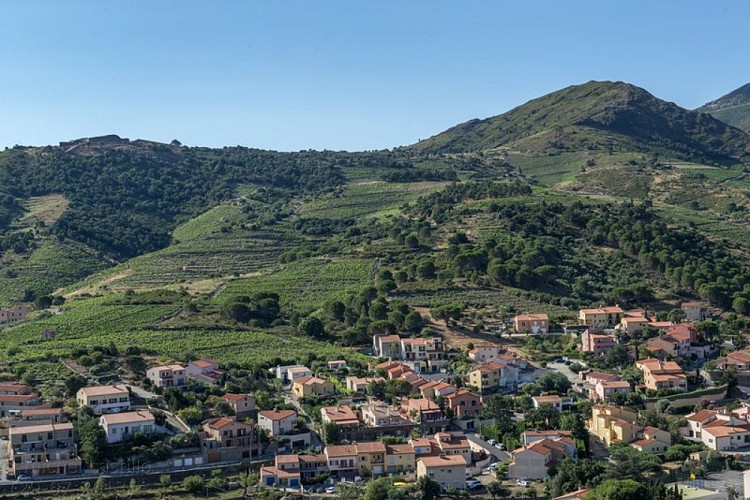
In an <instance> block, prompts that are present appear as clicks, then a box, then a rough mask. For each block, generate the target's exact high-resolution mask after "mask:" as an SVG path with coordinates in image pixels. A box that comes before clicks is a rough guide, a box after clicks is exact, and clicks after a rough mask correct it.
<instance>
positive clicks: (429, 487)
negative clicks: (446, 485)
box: [417, 476, 440, 500]
mask: <svg viewBox="0 0 750 500" xmlns="http://www.w3.org/2000/svg"><path fill="white" fill-rule="evenodd" d="M417 489H418V491H419V494H418V496H417V498H419V499H420V500H435V499H436V498H438V496H439V495H440V483H438V482H437V481H435V480H433V479H430V478H429V477H427V476H422V477H420V478H419V479H418V480H417Z"/></svg>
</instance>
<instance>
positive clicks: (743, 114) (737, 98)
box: [696, 83, 750, 133]
mask: <svg viewBox="0 0 750 500" xmlns="http://www.w3.org/2000/svg"><path fill="white" fill-rule="evenodd" d="M696 111H700V112H703V113H708V114H710V115H711V116H713V117H714V118H716V119H717V120H721V121H723V122H724V123H726V124H728V125H731V126H733V127H736V128H738V129H740V130H743V131H744V132H746V133H750V83H748V84H746V85H743V86H742V87H740V88H738V89H736V90H733V91H732V92H730V93H728V94H727V95H725V96H722V97H720V98H718V99H716V100H715V101H711V102H709V103H706V104H704V105H703V106H701V107H700V108H698V109H697V110H696Z"/></svg>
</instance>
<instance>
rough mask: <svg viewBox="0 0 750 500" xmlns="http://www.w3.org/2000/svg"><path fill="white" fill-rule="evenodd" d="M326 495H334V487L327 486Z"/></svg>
mask: <svg viewBox="0 0 750 500" xmlns="http://www.w3.org/2000/svg"><path fill="white" fill-rule="evenodd" d="M326 493H336V487H335V486H329V487H328V488H326Z"/></svg>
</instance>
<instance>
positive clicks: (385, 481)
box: [363, 477, 408, 500]
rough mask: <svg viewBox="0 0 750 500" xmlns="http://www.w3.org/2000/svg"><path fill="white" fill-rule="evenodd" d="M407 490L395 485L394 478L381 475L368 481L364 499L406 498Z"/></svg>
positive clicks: (397, 499) (386, 499)
mask: <svg viewBox="0 0 750 500" xmlns="http://www.w3.org/2000/svg"><path fill="white" fill-rule="evenodd" d="M407 498H408V497H407V495H406V492H405V491H403V490H400V489H398V488H396V487H395V486H394V485H393V479H392V478H389V477H381V478H380V479H376V480H375V481H370V482H369V483H367V487H366V488H365V494H364V496H363V500H406V499H407Z"/></svg>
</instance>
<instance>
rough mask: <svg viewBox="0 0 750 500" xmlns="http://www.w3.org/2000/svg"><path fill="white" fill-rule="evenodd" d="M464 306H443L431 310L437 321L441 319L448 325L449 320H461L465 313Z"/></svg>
mask: <svg viewBox="0 0 750 500" xmlns="http://www.w3.org/2000/svg"><path fill="white" fill-rule="evenodd" d="M463 309H464V308H463V306H462V305H461V304H443V305H440V306H437V307H433V308H432V309H430V313H431V314H432V315H433V316H434V317H435V318H437V319H441V320H443V321H445V322H446V324H447V323H448V320H449V319H452V320H455V321H458V320H459V319H461V314H462V313H463Z"/></svg>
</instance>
